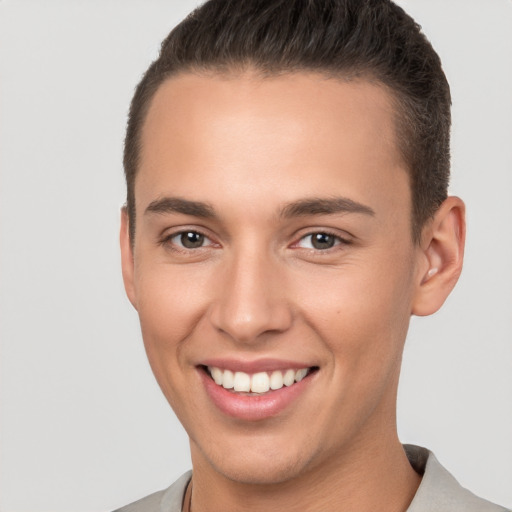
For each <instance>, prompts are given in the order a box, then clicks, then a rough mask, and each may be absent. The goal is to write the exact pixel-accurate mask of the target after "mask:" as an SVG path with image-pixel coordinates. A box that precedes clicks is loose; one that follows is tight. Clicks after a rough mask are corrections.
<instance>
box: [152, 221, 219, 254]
mask: <svg viewBox="0 0 512 512" xmlns="http://www.w3.org/2000/svg"><path fill="white" fill-rule="evenodd" d="M184 233H197V234H199V235H202V236H203V237H204V239H205V241H208V242H209V243H207V244H205V245H202V246H201V247H197V248H195V249H188V248H187V247H183V246H182V245H181V244H177V243H175V242H173V241H172V240H173V239H174V238H176V237H179V236H180V235H182V234H184ZM158 244H159V245H162V246H167V247H169V248H170V249H172V250H174V251H180V252H191V251H198V250H200V249H205V248H207V247H211V246H220V244H218V243H217V242H215V240H213V237H212V236H211V235H209V234H207V232H206V230H204V229H201V228H199V227H187V226H180V227H176V228H173V229H170V230H167V231H165V232H164V233H163V234H162V235H161V236H160V237H159V239H158Z"/></svg>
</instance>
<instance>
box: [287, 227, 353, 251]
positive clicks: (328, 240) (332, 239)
mask: <svg viewBox="0 0 512 512" xmlns="http://www.w3.org/2000/svg"><path fill="white" fill-rule="evenodd" d="M342 242H344V240H342V239H341V238H340V237H339V236H336V235H332V234H331V233H325V232H322V231H319V232H317V233H310V234H309V235H306V236H304V237H302V238H301V239H300V240H299V243H298V244H297V245H298V246H299V247H302V248H304V249H315V250H317V251H318V250H320V251H321V250H326V249H331V248H332V247H334V246H335V245H339V244H340V243H342Z"/></svg>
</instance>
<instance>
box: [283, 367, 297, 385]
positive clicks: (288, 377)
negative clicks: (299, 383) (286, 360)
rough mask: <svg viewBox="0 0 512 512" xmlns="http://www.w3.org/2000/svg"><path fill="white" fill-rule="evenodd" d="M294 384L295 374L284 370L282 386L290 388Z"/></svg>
mask: <svg viewBox="0 0 512 512" xmlns="http://www.w3.org/2000/svg"><path fill="white" fill-rule="evenodd" d="M294 382H295V372H294V371H293V370H286V373H285V374H284V375H283V384H284V385H285V386H291V385H292V384H293V383H294Z"/></svg>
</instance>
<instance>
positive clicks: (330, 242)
mask: <svg viewBox="0 0 512 512" xmlns="http://www.w3.org/2000/svg"><path fill="white" fill-rule="evenodd" d="M311 243H312V245H313V247H314V248H315V249H330V248H331V247H333V246H334V237H333V236H332V235H329V234H327V233H315V234H314V235H313V236H312V240H311Z"/></svg>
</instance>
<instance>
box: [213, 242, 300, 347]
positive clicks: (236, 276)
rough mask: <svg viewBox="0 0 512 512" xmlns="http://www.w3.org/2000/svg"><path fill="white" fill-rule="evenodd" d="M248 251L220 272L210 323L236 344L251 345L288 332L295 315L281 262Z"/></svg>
mask: <svg viewBox="0 0 512 512" xmlns="http://www.w3.org/2000/svg"><path fill="white" fill-rule="evenodd" d="M247 252H248V251H247ZM247 252H245V254H240V255H238V256H234V257H233V258H232V259H230V261H226V262H225V263H226V265H225V267H224V269H223V271H222V272H219V275H218V280H217V283H218V292H217V294H216V300H215V301H214V303H213V304H212V306H211V309H210V321H211V322H212V324H213V326H214V327H215V328H216V329H217V330H218V331H221V332H223V333H225V334H227V335H228V336H230V337H231V338H232V339H233V340H234V341H236V342H238V343H249V344H251V343H256V342H258V341H259V340H261V339H262V335H264V334H270V333H274V334H275V333H280V332H284V331H286V330H287V329H289V328H290V326H291V324H292V320H293V315H292V311H291V308H290V304H289V303H288V301H287V298H286V286H285V283H284V282H283V281H284V278H283V271H282V269H280V268H279V264H278V262H276V261H275V260H273V259H272V257H271V256H269V255H265V254H256V253H255V252H254V251H253V252H251V254H247Z"/></svg>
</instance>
